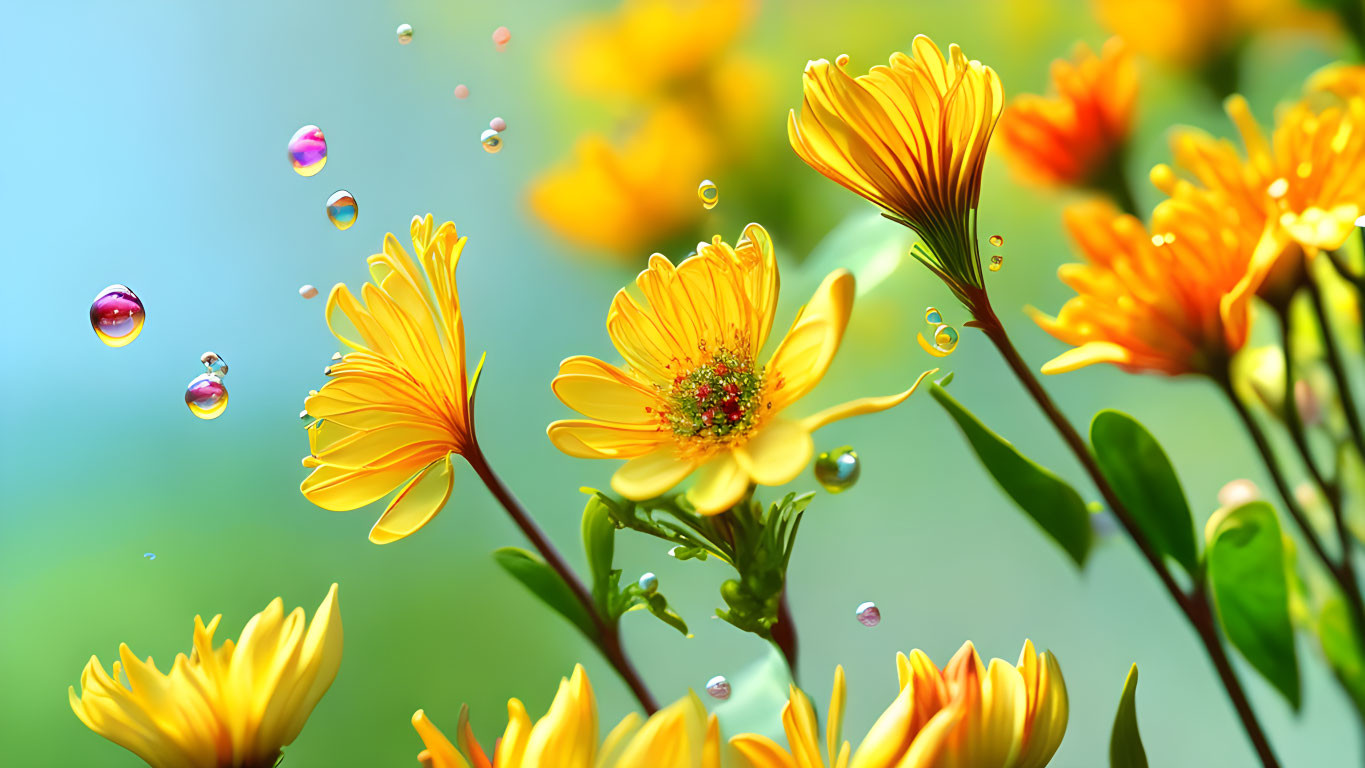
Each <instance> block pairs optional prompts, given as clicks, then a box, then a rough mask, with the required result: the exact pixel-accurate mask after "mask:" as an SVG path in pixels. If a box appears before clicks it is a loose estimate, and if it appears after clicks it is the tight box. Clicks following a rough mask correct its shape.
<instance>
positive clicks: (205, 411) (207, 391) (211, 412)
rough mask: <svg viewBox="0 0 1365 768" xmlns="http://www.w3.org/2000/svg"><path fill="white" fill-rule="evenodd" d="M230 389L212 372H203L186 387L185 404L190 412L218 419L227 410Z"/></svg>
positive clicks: (202, 416)
mask: <svg viewBox="0 0 1365 768" xmlns="http://www.w3.org/2000/svg"><path fill="white" fill-rule="evenodd" d="M227 404H228V391H227V387H225V386H223V380H222V379H220V378H218V377H217V376H214V375H213V374H211V373H201V374H199V375H198V376H195V377H194V380H193V381H191V382H190V383H189V386H187V387H185V405H187V406H189V408H190V413H192V414H194V415H195V416H198V417H199V418H201V419H216V418H218V417H219V416H222V415H223V411H225V410H227Z"/></svg>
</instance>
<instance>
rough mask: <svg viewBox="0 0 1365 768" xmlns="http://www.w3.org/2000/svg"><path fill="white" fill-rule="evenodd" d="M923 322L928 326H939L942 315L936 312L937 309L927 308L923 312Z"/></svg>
mask: <svg viewBox="0 0 1365 768" xmlns="http://www.w3.org/2000/svg"><path fill="white" fill-rule="evenodd" d="M924 322H926V323H928V324H929V325H939V324H940V323H942V322H943V313H941V312H939V311H938V307H927V308H925V310H924Z"/></svg>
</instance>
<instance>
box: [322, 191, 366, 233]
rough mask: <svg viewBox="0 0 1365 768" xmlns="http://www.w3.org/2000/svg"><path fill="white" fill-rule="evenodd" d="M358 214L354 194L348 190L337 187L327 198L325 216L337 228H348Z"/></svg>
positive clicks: (358, 210) (358, 209) (358, 207)
mask: <svg viewBox="0 0 1365 768" xmlns="http://www.w3.org/2000/svg"><path fill="white" fill-rule="evenodd" d="M359 216H360V206H358V205H356V202H355V196H354V195H352V194H351V193H350V192H347V191H346V190H344V189H338V190H337V191H335V192H333V193H332V196H331V197H329V198H327V218H328V219H330V220H331V221H332V225H333V226H335V227H336V228H337V229H350V228H351V225H352V224H354V223H355V220H356V218H358V217H359Z"/></svg>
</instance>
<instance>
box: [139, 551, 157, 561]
mask: <svg viewBox="0 0 1365 768" xmlns="http://www.w3.org/2000/svg"><path fill="white" fill-rule="evenodd" d="M142 556H143V557H145V558H147V559H148V560H155V559H156V553H155V552H143V553H142Z"/></svg>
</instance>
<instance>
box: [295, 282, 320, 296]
mask: <svg viewBox="0 0 1365 768" xmlns="http://www.w3.org/2000/svg"><path fill="white" fill-rule="evenodd" d="M299 295H300V296H302V297H303V298H305V299H311V298H313V297H314V296H316V295H318V289H317V288H314V287H313V286H311V285H304V286H300V287H299Z"/></svg>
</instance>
